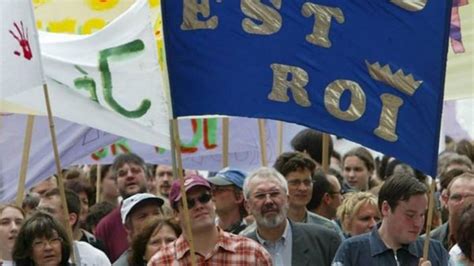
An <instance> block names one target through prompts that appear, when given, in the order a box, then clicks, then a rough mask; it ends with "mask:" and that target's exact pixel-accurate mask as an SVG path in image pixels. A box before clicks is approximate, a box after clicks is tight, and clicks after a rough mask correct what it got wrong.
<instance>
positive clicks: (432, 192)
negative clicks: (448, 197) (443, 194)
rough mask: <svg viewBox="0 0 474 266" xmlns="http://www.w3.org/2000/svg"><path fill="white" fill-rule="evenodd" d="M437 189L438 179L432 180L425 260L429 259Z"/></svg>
mask: <svg viewBox="0 0 474 266" xmlns="http://www.w3.org/2000/svg"><path fill="white" fill-rule="evenodd" d="M435 189H436V180H435V179H432V180H431V185H430V193H429V201H428V202H429V203H428V217H427V219H426V230H425V232H426V236H425V243H424V245H423V260H424V261H426V260H428V251H429V249H430V238H431V236H430V232H431V223H432V221H433V209H434V191H435Z"/></svg>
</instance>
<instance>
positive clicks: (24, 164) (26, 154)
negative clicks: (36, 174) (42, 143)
mask: <svg viewBox="0 0 474 266" xmlns="http://www.w3.org/2000/svg"><path fill="white" fill-rule="evenodd" d="M34 122H35V116H34V115H28V117H27V120H26V130H25V138H24V141H23V155H22V157H21V166H20V179H19V180H18V194H16V206H21V203H22V202H23V197H24V196H25V183H26V172H27V170H28V161H29V159H30V148H31V137H32V136H33V125H34Z"/></svg>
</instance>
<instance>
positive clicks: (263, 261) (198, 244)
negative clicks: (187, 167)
mask: <svg viewBox="0 0 474 266" xmlns="http://www.w3.org/2000/svg"><path fill="white" fill-rule="evenodd" d="M184 190H185V193H186V198H187V204H188V209H189V218H190V220H191V225H190V227H191V233H192V238H193V241H194V248H195V252H196V263H197V265H272V264H271V258H270V255H269V254H268V252H267V251H266V250H265V249H264V248H263V247H262V246H260V245H259V244H257V243H255V241H252V240H250V239H248V238H246V237H243V236H238V235H234V234H231V233H228V232H225V231H224V230H222V229H221V228H219V227H218V226H216V224H215V219H216V212H215V206H214V203H213V201H212V194H211V186H210V184H209V183H208V182H207V180H206V179H204V178H203V177H201V176H199V175H190V176H188V177H186V179H185V180H184ZM169 200H170V204H171V207H172V208H173V210H174V212H175V214H176V215H177V216H178V218H179V221H180V226H181V228H182V230H183V233H182V234H181V236H180V237H179V238H178V239H176V240H175V241H174V242H172V243H170V244H168V245H167V246H165V247H164V248H162V249H160V250H159V251H158V252H157V253H156V254H155V255H154V256H153V257H152V258H151V260H150V262H149V263H148V265H157V266H158V265H160V266H162V265H191V254H190V246H189V242H188V239H189V235H188V232H187V230H186V224H185V216H184V215H185V214H184V209H183V208H184V207H183V205H182V200H181V186H180V181H179V180H176V181H175V182H173V185H172V186H171V191H170V198H169Z"/></svg>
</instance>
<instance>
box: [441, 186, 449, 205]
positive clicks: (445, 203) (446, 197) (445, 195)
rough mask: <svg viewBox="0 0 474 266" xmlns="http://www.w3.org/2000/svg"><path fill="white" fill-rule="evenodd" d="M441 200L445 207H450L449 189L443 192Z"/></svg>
mask: <svg viewBox="0 0 474 266" xmlns="http://www.w3.org/2000/svg"><path fill="white" fill-rule="evenodd" d="M440 199H441V201H442V203H443V204H444V206H448V199H449V196H448V190H447V189H443V191H441V195H440Z"/></svg>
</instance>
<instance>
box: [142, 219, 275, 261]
mask: <svg viewBox="0 0 474 266" xmlns="http://www.w3.org/2000/svg"><path fill="white" fill-rule="evenodd" d="M218 230H219V236H218V239H217V243H216V245H215V246H214V249H213V250H212V252H211V253H209V254H208V255H207V256H206V257H204V256H203V255H201V254H199V253H196V262H197V265H206V266H207V265H209V266H211V265H272V258H271V256H270V254H269V253H268V252H267V250H266V249H265V248H264V247H262V246H261V245H260V244H258V243H257V242H255V241H253V240H252V239H249V238H246V237H243V236H239V235H234V234H230V233H227V232H225V231H224V230H222V229H220V228H218ZM158 265H159V266H161V265H191V251H190V249H189V243H188V241H187V240H186V239H184V236H183V235H181V236H180V237H179V238H178V239H176V241H174V242H172V243H170V244H168V245H167V246H166V247H164V248H162V249H160V251H158V252H157V253H156V254H155V255H154V256H153V257H152V258H151V260H150V262H148V266H158Z"/></svg>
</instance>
